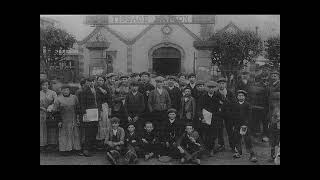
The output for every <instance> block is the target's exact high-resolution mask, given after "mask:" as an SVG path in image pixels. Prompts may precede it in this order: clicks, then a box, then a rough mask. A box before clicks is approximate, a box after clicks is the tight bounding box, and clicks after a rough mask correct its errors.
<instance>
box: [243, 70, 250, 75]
mask: <svg viewBox="0 0 320 180" xmlns="http://www.w3.org/2000/svg"><path fill="white" fill-rule="evenodd" d="M248 74H250V72H248V71H243V72H242V73H241V75H248Z"/></svg>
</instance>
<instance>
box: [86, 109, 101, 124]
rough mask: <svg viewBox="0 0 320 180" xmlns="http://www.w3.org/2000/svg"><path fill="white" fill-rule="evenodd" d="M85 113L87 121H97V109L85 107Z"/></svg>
mask: <svg viewBox="0 0 320 180" xmlns="http://www.w3.org/2000/svg"><path fill="white" fill-rule="evenodd" d="M86 113H87V121H98V120H99V119H98V117H99V114H98V109H87V110H86Z"/></svg>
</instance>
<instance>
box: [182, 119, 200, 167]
mask: <svg viewBox="0 0 320 180" xmlns="http://www.w3.org/2000/svg"><path fill="white" fill-rule="evenodd" d="M177 146H178V149H179V151H180V153H181V155H182V156H183V158H181V163H186V162H190V161H191V162H193V163H196V164H198V165H200V159H199V156H200V153H201V152H202V151H203V150H204V148H203V143H202V140H201V138H200V136H199V133H198V132H197V131H195V130H194V128H193V126H192V123H186V124H185V132H184V133H183V135H182V136H181V137H180V138H179V140H178V141H177Z"/></svg>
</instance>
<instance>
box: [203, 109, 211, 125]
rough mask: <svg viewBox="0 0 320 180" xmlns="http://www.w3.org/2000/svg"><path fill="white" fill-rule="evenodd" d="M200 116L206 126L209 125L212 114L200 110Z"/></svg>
mask: <svg viewBox="0 0 320 180" xmlns="http://www.w3.org/2000/svg"><path fill="white" fill-rule="evenodd" d="M202 114H203V118H204V120H205V122H206V124H208V125H211V120H212V113H211V112H209V111H207V110H205V109H202Z"/></svg>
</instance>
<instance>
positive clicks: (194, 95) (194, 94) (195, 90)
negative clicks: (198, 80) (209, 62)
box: [187, 83, 198, 97]
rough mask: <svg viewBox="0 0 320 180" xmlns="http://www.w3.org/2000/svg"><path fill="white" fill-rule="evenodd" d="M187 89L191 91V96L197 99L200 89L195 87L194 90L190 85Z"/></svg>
mask: <svg viewBox="0 0 320 180" xmlns="http://www.w3.org/2000/svg"><path fill="white" fill-rule="evenodd" d="M187 87H188V88H190V89H191V96H192V97H196V96H197V93H198V89H197V88H196V86H194V88H192V87H191V85H190V83H189V84H187Z"/></svg>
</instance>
